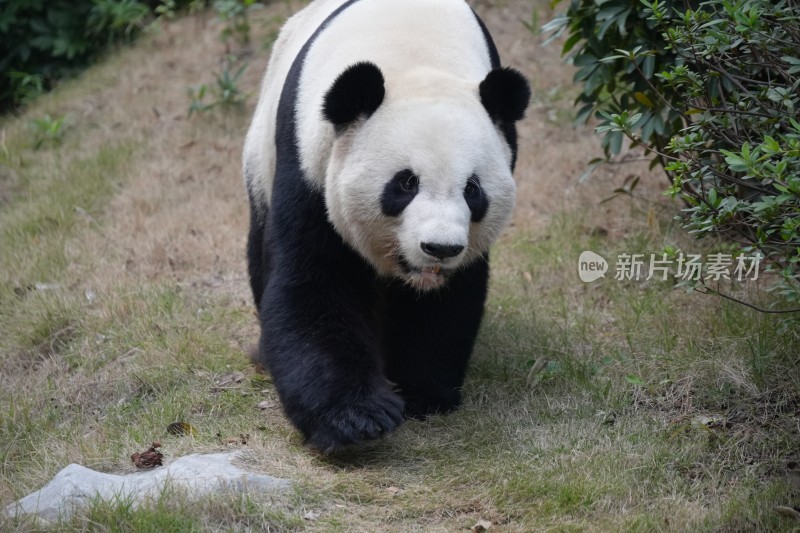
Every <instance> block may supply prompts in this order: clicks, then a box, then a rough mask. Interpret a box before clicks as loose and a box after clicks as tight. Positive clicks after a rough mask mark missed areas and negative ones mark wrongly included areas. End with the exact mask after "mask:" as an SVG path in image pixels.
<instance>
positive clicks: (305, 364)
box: [259, 217, 403, 453]
mask: <svg viewBox="0 0 800 533" xmlns="http://www.w3.org/2000/svg"><path fill="white" fill-rule="evenodd" d="M313 219H314V217H309V218H307V219H306V220H313ZM282 227H287V228H288V227H290V226H289V225H286V224H284V225H283V226H282ZM328 228H330V226H329V225H328V224H327V222H325V223H322V224H309V225H306V227H300V228H297V229H298V230H299V231H297V232H295V231H288V232H284V233H281V234H277V233H276V234H275V235H274V236H273V237H274V239H273V241H272V244H273V246H274V249H273V250H272V254H271V255H272V258H271V261H272V269H271V274H270V277H269V281H268V283H267V287H266V290H265V292H264V295H263V298H262V301H261V308H260V317H261V325H262V333H261V341H260V345H259V351H260V358H261V359H262V362H263V363H264V364H265V366H266V367H267V368H268V369H269V371H270V373H271V374H272V378H273V382H274V384H275V387H276V389H277V391H278V394H279V396H280V399H281V403H282V405H283V408H284V411H285V413H286V415H287V416H288V417H289V419H290V420H291V422H292V423H293V424H294V425H295V427H297V428H298V429H299V430H300V431H301V432H302V434H303V436H304V437H305V439H306V443H307V444H308V445H309V446H311V447H313V448H316V449H319V450H320V451H322V452H324V453H329V452H332V451H335V450H337V449H339V448H342V447H344V446H347V445H350V444H356V443H358V442H361V441H365V440H369V439H374V438H377V437H379V436H380V435H382V434H384V433H388V432H390V431H392V430H394V429H395V428H396V427H397V426H398V425H399V424H401V423H402V421H403V401H402V399H401V398H400V397H399V396H398V395H397V394H396V393H395V392H393V391H392V388H391V384H390V383H389V382H388V381H387V380H386V377H385V375H384V373H383V365H382V361H381V359H380V357H379V355H378V354H379V346H378V341H377V336H376V331H375V330H376V327H377V325H376V324H375V320H376V312H375V309H374V306H375V304H376V293H375V291H376V288H375V286H374V272H372V271H371V269H370V267H369V266H368V265H366V264H365V263H364V261H363V260H361V259H360V258H359V257H358V256H357V255H356V254H355V253H354V252H352V250H349V249H347V248H346V246H345V245H344V244H343V243H342V241H341V239H340V238H339V237H338V235H336V234H334V233H332V231H330V230H329V229H328Z"/></svg>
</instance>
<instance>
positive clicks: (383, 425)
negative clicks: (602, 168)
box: [243, 0, 530, 453]
mask: <svg viewBox="0 0 800 533" xmlns="http://www.w3.org/2000/svg"><path fill="white" fill-rule="evenodd" d="M529 98H530V89H529V86H528V82H527V81H526V80H525V78H524V77H523V76H522V75H521V74H520V73H519V72H517V71H515V70H513V69H510V68H502V67H501V66H500V61H499V57H498V53H497V50H496V48H495V46H494V44H493V41H492V38H491V37H490V35H489V33H488V32H487V30H486V27H485V26H484V24H483V22H482V21H481V20H480V19H479V18H478V16H477V15H476V14H475V13H474V12H473V10H472V9H471V8H470V7H469V5H468V4H467V3H465V2H464V0H316V1H314V2H312V3H311V4H310V5H308V6H307V7H305V8H304V9H303V10H301V11H300V12H298V13H297V14H296V15H294V16H293V17H291V18H290V19H289V20H288V21H287V23H286V24H285V26H284V28H283V29H282V30H281V32H280V34H279V37H278V39H277V40H276V42H275V44H274V47H273V51H272V56H271V58H270V61H269V65H268V68H267V71H266V75H265V77H264V80H263V85H262V89H261V94H260V98H259V102H258V105H257V108H256V111H255V113H254V117H253V120H252V124H251V126H250V129H249V132H248V134H247V138H246V141H245V147H244V156H243V159H244V177H245V183H246V188H247V193H248V196H249V201H250V233H249V237H248V244H247V256H248V267H249V275H250V282H251V287H252V291H253V296H254V299H255V304H256V306H257V309H258V313H259V317H260V323H261V338H260V342H259V347H258V356H257V358H258V361H259V362H260V363H262V364H263V365H264V366H265V367H266V368H267V369H268V370H269V372H270V374H271V375H272V379H273V382H274V384H275V387H276V389H277V392H278V395H279V397H280V400H281V403H282V405H283V408H284V412H285V414H286V415H287V417H288V418H289V419H290V420H291V422H292V423H293V424H294V426H295V427H296V428H297V429H299V430H300V432H301V433H302V434H303V436H304V437H305V441H306V443H307V444H308V445H310V446H311V447H313V448H316V449H318V450H321V451H322V452H325V453H327V452H332V451H335V450H338V449H340V448H342V447H346V446H349V445H352V444H355V443H359V442H362V441H366V440H369V439H374V438H377V437H378V436H380V435H382V434H385V433H388V432H390V431H392V430H394V429H395V428H396V427H397V426H398V425H399V424H401V423H402V421H403V420H404V418H425V417H427V416H428V415H431V414H434V413H446V412H449V411H452V410H453V409H455V408H456V407H458V405H459V403H460V401H461V386H462V384H463V381H464V375H465V372H466V369H467V363H468V360H469V358H470V354H471V352H472V348H473V344H474V341H475V337H476V334H477V331H478V327H479V325H480V322H481V317H482V314H483V306H484V300H485V298H486V290H487V282H488V277H489V265H488V250H489V246H490V244H491V243H492V242H493V241H494V240H495V239H496V238H497V237H498V235H499V233H500V232H501V230H502V229H503V227H504V226H505V225H506V223H507V222H508V220H509V218H510V215H511V211H512V207H513V205H514V194H515V185H514V180H513V178H512V170H513V168H514V162H515V158H516V151H517V139H516V129H515V123H516V121H518V120H519V119H521V118H522V116H523V114H524V111H525V108H526V107H527V105H528V101H529Z"/></svg>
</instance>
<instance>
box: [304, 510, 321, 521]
mask: <svg viewBox="0 0 800 533" xmlns="http://www.w3.org/2000/svg"><path fill="white" fill-rule="evenodd" d="M317 518H319V512H317V511H309V512H307V513H306V514H304V515H303V520H310V521H312V522H313V521H314V520H316V519H317Z"/></svg>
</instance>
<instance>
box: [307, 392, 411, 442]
mask: <svg viewBox="0 0 800 533" xmlns="http://www.w3.org/2000/svg"><path fill="white" fill-rule="evenodd" d="M402 423H403V400H402V399H401V398H400V396H398V395H397V394H395V393H394V392H392V391H391V390H389V388H388V387H381V388H378V389H377V390H374V391H372V392H370V393H369V394H360V395H358V396H356V397H355V398H352V397H351V398H348V399H347V400H345V401H342V402H339V403H337V405H335V406H333V407H331V408H329V409H327V410H326V411H325V412H324V413H323V414H322V415H321V416H319V417H318V418H317V419H316V425H315V426H314V427H312V428H309V429H308V430H307V431H304V433H305V434H306V444H307V445H308V446H310V447H312V448H315V449H317V450H319V451H320V452H322V453H324V454H329V453H332V452H334V451H336V450H339V449H341V448H344V447H347V446H350V445H353V444H358V443H359V442H364V441H367V440H372V439H376V438H378V437H380V436H381V435H383V434H385V433H389V432H391V431H393V430H394V429H395V428H396V427H397V426H399V425H400V424H402Z"/></svg>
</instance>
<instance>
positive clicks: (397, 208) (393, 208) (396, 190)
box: [381, 169, 419, 217]
mask: <svg viewBox="0 0 800 533" xmlns="http://www.w3.org/2000/svg"><path fill="white" fill-rule="evenodd" d="M418 191H419V178H418V177H417V176H416V175H415V174H414V173H413V172H412V171H411V170H409V169H405V170H401V171H400V172H398V173H397V174H395V175H394V177H393V178H392V179H390V180H389V182H388V183H387V184H386V186H385V187H384V188H383V194H382V195H381V209H382V210H383V214H384V215H386V216H389V217H396V216H399V215H400V213H402V212H403V209H405V208H406V206H408V204H410V203H411V200H413V199H414V197H415V196H416V195H417V192H418Z"/></svg>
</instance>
